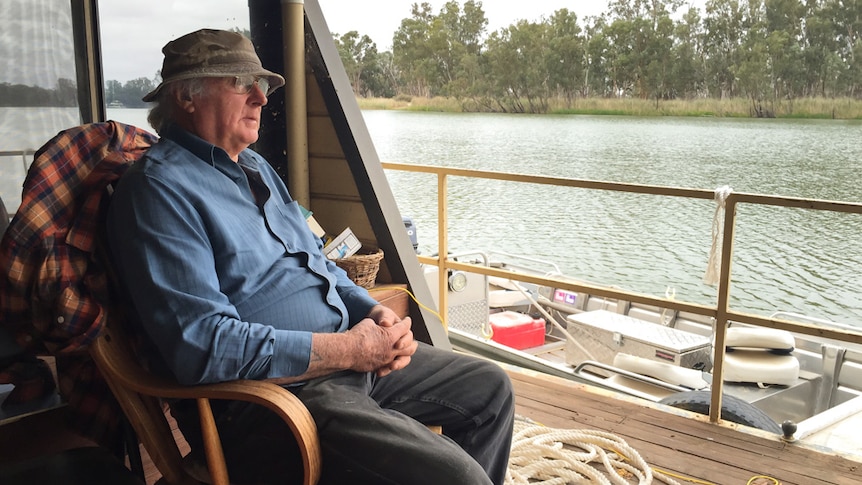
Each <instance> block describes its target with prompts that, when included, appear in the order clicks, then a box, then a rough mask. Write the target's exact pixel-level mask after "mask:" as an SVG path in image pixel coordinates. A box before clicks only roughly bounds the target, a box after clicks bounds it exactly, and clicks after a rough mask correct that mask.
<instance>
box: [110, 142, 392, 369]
mask: <svg viewBox="0 0 862 485" xmlns="http://www.w3.org/2000/svg"><path fill="white" fill-rule="evenodd" d="M252 187H254V189H252ZM108 232H109V243H110V246H111V250H112V255H113V259H114V261H115V264H116V266H117V269H118V273H119V275H120V277H121V279H122V281H123V282H124V283H125V284H126V286H127V288H128V290H129V293H130V294H131V295H132V299H133V302H134V305H135V309H136V311H137V312H138V314H139V317H140V320H141V322H142V324H143V326H144V329H145V331H146V332H147V334H148V335H149V337H150V338H151V339H152V340H153V342H154V343H155V345H156V347H158V348H159V350H160V351H161V353H162V357H163V358H164V360H165V362H166V363H167V365H168V367H169V368H170V369H171V370H172V371H173V373H174V374H175V376H176V377H177V379H178V380H179V381H180V382H181V383H184V384H196V383H204V382H219V381H225V380H232V379H238V378H244V379H262V378H270V377H284V376H296V375H300V374H302V373H303V372H305V371H306V370H307V368H308V363H309V358H310V353H311V334H312V333H314V332H342V331H345V330H346V329H348V328H349V327H350V326H351V325H354V324H356V323H357V322H358V321H359V320H360V319H362V318H363V317H365V316H366V315H367V314H368V311H369V310H370V309H371V307H372V306H374V305H375V304H376V301H375V300H374V299H373V298H371V297H370V296H369V295H368V292H367V291H366V290H364V289H363V288H360V287H358V286H356V285H355V284H353V282H351V281H350V279H349V278H348V277H347V275H346V274H345V272H344V271H343V270H341V269H340V268H338V267H337V266H336V265H335V264H334V263H333V262H332V261H330V260H328V259H327V258H326V257H325V256H323V253H322V251H321V249H322V243H321V241H320V239H318V238H317V237H316V236H314V234H313V233H311V231H310V230H309V228H308V225H307V223H306V221H305V218H304V217H303V215H302V213H301V211H300V209H299V206H298V204H297V203H296V202H295V201H294V200H293V199H292V198H291V197H290V195H289V194H288V192H287V188H286V187H285V185H284V183H283V182H282V180H281V179H280V178H279V177H278V175H277V174H276V172H275V170H273V168H272V167H271V166H270V165H269V163H267V162H266V160H264V159H263V158H262V157H261V156H260V155H258V154H257V153H255V152H253V151H252V150H245V151H243V152H242V153H240V155H239V161H238V163H235V162H233V161H232V160H231V159H230V158H229V157H228V155H227V153H226V152H225V151H224V150H222V149H220V148H218V147H215V146H214V145H211V144H209V143H207V142H205V141H203V140H202V139H200V138H198V137H196V136H194V135H192V134H190V133H188V132H185V131H183V130H181V129H179V128H178V127H172V128H171V129H169V130H168V131H167V132H166V133H164V134H163V137H162V139H161V140H160V141H159V142H158V143H157V144H156V145H154V146H153V147H152V148H150V150H149V151H148V152H147V154H146V155H145V156H144V158H142V159H141V160H140V161H139V162H138V163H137V164H135V165H134V166H133V167H132V168H130V169H129V170H128V171H127V172H126V174H125V175H124V176H123V177H122V179H121V181H120V183H119V185H118V187H117V190H116V192H115V194H114V196H113V199H112V201H111V206H110V211H109V215H108Z"/></svg>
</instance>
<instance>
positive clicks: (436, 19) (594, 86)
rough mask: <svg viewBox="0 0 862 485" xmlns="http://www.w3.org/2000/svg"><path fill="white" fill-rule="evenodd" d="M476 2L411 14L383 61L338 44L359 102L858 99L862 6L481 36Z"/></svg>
mask: <svg viewBox="0 0 862 485" xmlns="http://www.w3.org/2000/svg"><path fill="white" fill-rule="evenodd" d="M487 25H488V20H487V19H486V17H485V13H484V10H483V9H482V2H480V1H474V0H468V1H466V2H464V4H463V6H462V5H460V4H459V3H458V2H457V1H450V2H447V3H446V4H445V5H443V7H442V8H441V9H440V11H439V12H438V13H436V14H435V13H434V12H432V9H431V6H430V5H429V4H428V3H421V4H413V5H412V6H411V12H410V16H409V17H407V18H405V19H403V20H402V21H401V24H400V26H399V28H398V29H397V30H396V31H395V33H394V34H393V38H392V50H391V51H385V52H378V50H377V47H376V44H375V43H374V42H373V41H372V40H371V39H370V38H369V37H368V36H367V35H360V34H359V33H358V32H357V31H351V32H348V33H346V34H344V35H339V34H334V37H335V41H336V45H337V47H338V50H339V53H340V55H341V59H342V61H343V62H344V66H345V69H346V70H347V74H348V76H349V78H350V81H351V84H352V86H353V89H354V92H355V93H356V94H357V96H362V97H397V96H406V97H415V96H425V97H433V96H447V97H453V98H456V99H457V100H458V101H459V102H460V103H461V105H462V107H463V108H464V109H465V110H476V111H500V112H535V113H540V112H546V111H547V110H548V107H549V103H550V101H551V100H563V103H565V104H568V105H569V106H571V105H572V104H573V103H574V102H575V101H576V100H577V99H578V98H587V97H596V98H627V97H628V98H640V99H649V100H655V102H656V104H658V103H659V102H660V101H661V100H669V99H698V98H715V99H728V98H744V99H748V100H749V102H750V104H751V107H752V112H754V113H755V114H756V115H757V116H770V114H771V113H774V107H775V106H776V104H781V103H784V104H790V105H791V106H792V103H793V101H794V100H797V99H800V98H805V97H848V98H855V99H860V98H862V40H860V37H859V34H860V31H862V1H857V0H852V1H847V0H707V2H706V3H705V6H704V11H701V10H700V9H699V8H697V7H692V6H686V7H683V0H611V1H610V2H609V4H608V8H607V10H606V11H605V12H604V13H603V14H601V15H598V16H594V17H587V18H585V19H579V18H578V16H577V14H576V13H575V12H573V11H571V10H569V9H566V8H563V9H559V10H557V11H555V12H554V13H553V14H552V15H550V16H549V17H542V19H541V20H539V21H527V20H519V21H517V22H515V23H514V24H512V25H510V26H508V27H505V28H502V29H499V30H497V31H495V32H490V33H487Z"/></svg>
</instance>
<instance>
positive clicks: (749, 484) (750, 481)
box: [746, 475, 781, 485]
mask: <svg viewBox="0 0 862 485" xmlns="http://www.w3.org/2000/svg"><path fill="white" fill-rule="evenodd" d="M758 478H763V479H766V480H771V481H772V483H774V484H775V485H781V482H779V481H778V479H776V478H772V477H769V476H766V475H757V476H754V477H751V478H749V479H748V483H747V484H746V485H751V484H752V483H754V481H755V480H757V479H758Z"/></svg>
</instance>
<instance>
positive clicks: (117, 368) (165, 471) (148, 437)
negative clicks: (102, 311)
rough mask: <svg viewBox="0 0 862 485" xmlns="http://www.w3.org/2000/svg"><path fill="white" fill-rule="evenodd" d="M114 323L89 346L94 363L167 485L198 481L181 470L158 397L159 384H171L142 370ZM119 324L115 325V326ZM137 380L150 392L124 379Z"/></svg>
mask: <svg viewBox="0 0 862 485" xmlns="http://www.w3.org/2000/svg"><path fill="white" fill-rule="evenodd" d="M114 326H115V325H109V326H108V327H106V328H105V329H104V331H103V333H102V335H101V336H100V337H99V338H98V339H96V341H95V342H93V344H91V345H90V355H91V356H92V357H93V360H94V361H95V362H96V365H97V366H98V368H99V371H100V372H101V373H102V375H103V377H104V378H105V380H106V381H107V382H108V385H109V386H110V388H111V392H112V393H113V394H114V397H116V398H117V401H119V403H120V407H121V408H122V409H123V414H125V415H126V418H127V419H128V420H129V422H130V423H131V425H132V428H133V429H134V430H135V433H136V434H137V435H138V439H139V440H140V441H141V443H143V445H144V447H145V448H146V450H147V453H149V455H150V458H151V459H152V461H153V463H154V464H155V465H156V468H158V469H159V472H160V473H161V474H162V476H163V477H164V478H165V480H166V481H167V482H168V483H170V484H185V483H197V481H196V480H193V479H192V478H191V477H190V476H189V475H188V473H187V472H186V471H185V470H184V469H183V465H182V458H183V457H182V454H181V453H180V450H179V447H178V445H177V442H176V440H175V438H174V435H173V432H172V431H171V426H170V424H169V423H168V421H167V417H166V415H165V409H164V408H163V407H162V403H161V402H160V400H159V398H158V397H155V396H158V395H159V394H160V392H159V391H158V389H159V387H160V386H170V385H171V383H167V382H164V383H162V382H158V379H157V378H156V377H155V376H153V375H152V374H150V373H149V372H147V371H146V370H145V369H143V368H142V367H141V366H140V364H139V363H138V362H137V361H136V359H135V357H134V355H135V354H134V351H133V349H132V346H131V345H130V344H129V341H128V339H127V337H126V336H125V334H124V332H123V331H122V329H120V328H113V327H114ZM117 327H118V326H117ZM129 379H132V380H135V381H138V382H139V383H140V384H141V385H147V386H150V387H152V388H153V390H154V392H153V393H152V395H146V394H142V393H139V392H136V391H134V390H133V389H131V388H130V387H129V386H127V382H126V381H127V380H129Z"/></svg>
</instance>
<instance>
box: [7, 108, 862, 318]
mask: <svg viewBox="0 0 862 485" xmlns="http://www.w3.org/2000/svg"><path fill="white" fill-rule="evenodd" d="M108 111H109V113H108V114H109V117H110V118H111V119H116V120H118V121H124V122H127V123H132V124H138V125H140V126H146V121H145V119H146V111H145V110H108ZM363 116H364V118H365V122H366V124H367V126H368V130H369V132H370V133H371V136H372V139H373V140H374V144H375V147H376V149H377V151H378V154H379V156H380V159H381V160H383V161H391V162H401V163H415V164H423V165H442V166H447V167H458V168H470V169H480V170H493V171H506V172H515V173H525V174H535V175H547V176H558V177H570V178H578V179H592V180H608V181H614V182H628V183H639V184H650V185H662V186H677V187H687V188H697V189H707V190H710V191H711V190H714V189H716V188H718V187H722V186H725V185H726V186H729V187H730V188H732V190H734V191H736V192H747V193H758V194H774V195H785V196H793V197H806V198H817V199H828V200H841V201H850V202H862V188H860V182H862V175H860V174H862V122H858V121H832V120H752V119H725V118H638V117H616V116H598V117H597V116H553V115H537V116H532V115H499V114H442V113H416V112H403V111H365V112H363ZM4 133H6V131H4ZM51 134H53V133H51ZM48 136H50V135H48ZM39 139H47V137H43V138H39ZM35 147H36V145H31V146H29V147H27V148H35ZM21 148H24V147H17V148H14V147H11V148H10V147H9V138H6V142H0V150H10V149H21ZM2 162H3V167H4V168H3V170H4V174H5V173H6V168H5V167H6V166H7V165H10V163H12V162H10V161H9V160H8V159H3V160H2ZM12 164H14V163H12ZM17 164H18V165H20V161H18V162H17ZM10 166H11V165H10ZM19 170H20V169H19ZM387 176H388V178H389V180H390V184H391V187H392V190H393V192H394V194H395V198H396V200H397V202H398V205H399V208H400V211H401V213H402V214H403V215H405V216H409V217H411V218H412V219H413V220H414V223H415V225H416V228H417V233H418V237H419V242H420V250H421V252H422V253H424V254H430V253H433V252H435V251H436V247H435V246H436V217H437V206H436V196H437V194H436V191H437V185H436V180H435V178H434V177H433V176H430V175H424V174H413V173H406V172H397V171H389V172H387ZM8 178H9V177H8V176H6V175H4V180H3V183H4V184H8V180H7V179H8ZM16 183H17V184H18V185H17V186H18V187H20V181H18V182H16ZM449 189H450V195H449V201H448V203H449V217H450V224H449V232H450V242H449V246H450V250H451V251H452V252H454V253H463V252H473V251H502V252H506V253H515V254H522V255H526V256H529V257H532V258H537V259H542V260H547V261H552V262H554V263H556V264H557V265H558V266H559V268H560V269H561V270H562V271H563V273H565V274H567V275H570V276H573V277H576V278H580V279H584V280H587V281H590V282H592V283H595V284H602V285H614V286H618V287H621V288H625V289H627V290H631V291H636V292H641V293H647V294H651V295H657V296H664V295H665V294H675V295H676V298H678V299H683V300H686V301H692V302H696V303H704V304H712V303H714V301H715V298H716V296H715V295H716V292H715V288H714V287H712V286H709V285H706V284H705V283H703V274H704V271H705V269H706V265H707V258H708V251H709V248H710V244H711V227H712V221H713V215H714V213H715V204H714V202H712V201H705V200H696V201H695V200H679V199H675V198H667V197H656V196H649V195H637V194H619V193H609V192H602V191H594V190H586V189H569V188H556V187H548V186H535V185H525V184H514V183H508V182H499V181H479V180H472V179H465V178H453V179H452V180H451V181H450V183H449ZM11 192H12V193H11V194H10V190H9V188H8V186H7V185H4V186H3V187H2V192H0V193H2V196H3V199H4V200H9V198H11V199H12V200H15V198H16V197H17V194H15V193H14V190H12V191H11ZM7 197H8V198H7ZM736 235H737V237H736V240H735V245H734V254H733V266H732V282H733V283H732V292H731V307H732V308H734V309H737V310H743V311H750V312H752V313H756V314H762V315H769V314H771V313H772V312H774V311H778V310H783V311H792V312H796V313H803V314H807V315H810V316H813V317H817V318H823V319H828V320H832V321H836V322H842V323H847V324H851V325H857V326H862V238H860V236H862V216H858V215H847V214H837V213H823V212H816V211H807V210H802V209H778V208H770V207H758V206H751V205H742V206H740V207H739V209H738V211H737V226H736Z"/></svg>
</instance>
